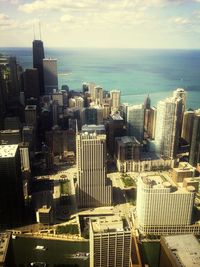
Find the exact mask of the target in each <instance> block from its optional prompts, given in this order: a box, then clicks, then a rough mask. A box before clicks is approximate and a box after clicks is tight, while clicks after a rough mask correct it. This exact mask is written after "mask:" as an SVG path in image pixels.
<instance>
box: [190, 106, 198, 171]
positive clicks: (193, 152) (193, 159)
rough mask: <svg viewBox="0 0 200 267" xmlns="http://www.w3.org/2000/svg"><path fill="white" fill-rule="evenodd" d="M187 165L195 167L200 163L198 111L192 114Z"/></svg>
mask: <svg viewBox="0 0 200 267" xmlns="http://www.w3.org/2000/svg"><path fill="white" fill-rule="evenodd" d="M189 163H190V164H191V165H192V166H195V167H196V166H197V164H198V163H200V109H198V110H196V111H195V113H194V121H193V128H192V138H191V146H190V157H189Z"/></svg>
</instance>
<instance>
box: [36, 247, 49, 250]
mask: <svg viewBox="0 0 200 267" xmlns="http://www.w3.org/2000/svg"><path fill="white" fill-rule="evenodd" d="M35 249H37V250H47V247H45V246H36V247H35Z"/></svg>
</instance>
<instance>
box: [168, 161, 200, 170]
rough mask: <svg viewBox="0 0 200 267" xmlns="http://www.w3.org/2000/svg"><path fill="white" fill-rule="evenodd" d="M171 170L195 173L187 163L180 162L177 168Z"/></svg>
mask: <svg viewBox="0 0 200 267" xmlns="http://www.w3.org/2000/svg"><path fill="white" fill-rule="evenodd" d="M173 170H174V171H176V172H188V171H192V172H195V168H194V167H193V166H192V165H190V164H189V163H188V162H180V163H179V166H178V168H173Z"/></svg>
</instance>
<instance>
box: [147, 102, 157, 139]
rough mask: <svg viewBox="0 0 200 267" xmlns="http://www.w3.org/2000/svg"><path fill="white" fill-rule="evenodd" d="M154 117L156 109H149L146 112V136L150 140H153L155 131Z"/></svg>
mask: <svg viewBox="0 0 200 267" xmlns="http://www.w3.org/2000/svg"><path fill="white" fill-rule="evenodd" d="M156 116H157V108H156V107H151V108H150V109H149V110H148V123H147V129H146V131H147V136H148V137H149V138H151V139H154V138H155V130H156Z"/></svg>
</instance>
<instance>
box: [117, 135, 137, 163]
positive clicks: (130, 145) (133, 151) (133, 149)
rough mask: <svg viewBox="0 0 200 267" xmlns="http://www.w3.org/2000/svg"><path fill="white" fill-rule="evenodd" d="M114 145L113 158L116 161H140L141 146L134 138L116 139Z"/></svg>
mask: <svg viewBox="0 0 200 267" xmlns="http://www.w3.org/2000/svg"><path fill="white" fill-rule="evenodd" d="M115 143H116V146H115V148H116V149H115V157H116V159H117V160H119V161H121V162H124V161H128V160H136V161H138V160H140V154H141V144H140V142H139V141H138V140H137V139H136V138H135V137H131V136H123V137H116V138H115Z"/></svg>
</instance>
